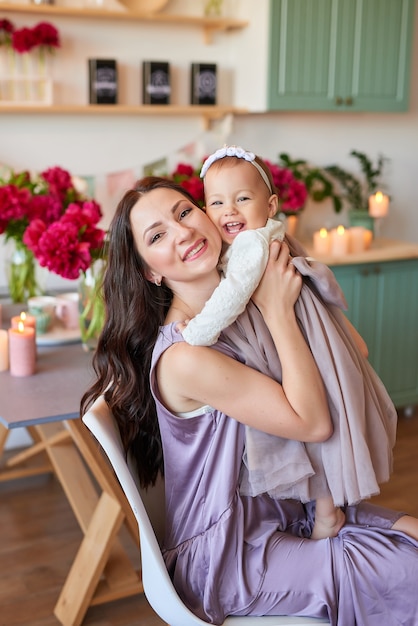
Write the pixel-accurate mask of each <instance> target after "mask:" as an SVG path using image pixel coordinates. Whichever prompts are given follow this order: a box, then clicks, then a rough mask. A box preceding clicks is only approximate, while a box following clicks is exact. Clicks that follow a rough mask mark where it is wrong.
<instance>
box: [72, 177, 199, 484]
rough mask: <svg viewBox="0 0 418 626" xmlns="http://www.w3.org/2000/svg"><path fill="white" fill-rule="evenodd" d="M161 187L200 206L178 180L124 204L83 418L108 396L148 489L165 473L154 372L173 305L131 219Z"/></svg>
mask: <svg viewBox="0 0 418 626" xmlns="http://www.w3.org/2000/svg"><path fill="white" fill-rule="evenodd" d="M158 188H166V189H174V190H176V191H178V192H179V193H181V194H182V195H183V196H184V197H185V198H187V200H189V201H190V202H191V203H192V204H194V205H195V206H198V205H197V203H196V201H195V200H194V199H193V197H192V196H191V195H190V194H189V193H188V192H187V191H186V190H185V189H184V188H183V187H181V186H179V185H177V184H176V183H174V182H173V181H171V180H169V179H166V178H160V177H156V176H149V177H146V178H142V179H141V180H139V181H138V182H137V183H136V184H135V186H134V187H133V189H130V190H129V191H127V192H126V193H125V194H124V196H123V197H122V199H121V200H120V202H119V204H118V206H117V209H116V213H115V215H114V218H113V220H112V223H111V225H110V229H109V240H108V261H107V267H106V271H105V275H104V280H103V296H104V301H105V307H106V320H105V324H104V327H103V330H102V333H101V335H100V338H99V342H98V346H97V349H96V351H95V353H94V356H93V368H94V371H95V373H96V375H97V380H96V382H95V383H94V384H93V385H92V386H91V387H90V388H89V389H88V390H87V391H86V393H85V394H84V395H83V397H82V399H81V403H80V412H81V415H83V414H84V413H85V412H86V410H87V409H88V408H89V407H90V405H91V404H92V403H93V402H94V400H95V399H96V398H97V397H98V396H100V395H102V394H104V396H105V399H106V402H107V403H108V405H109V408H110V409H111V411H112V413H113V415H114V417H115V419H116V421H117V424H118V426H119V430H120V434H121V438H122V443H123V446H124V449H125V452H126V453H127V454H128V452H129V453H130V454H131V456H132V458H133V459H134V460H135V462H136V465H137V470H138V477H139V481H140V484H141V485H142V486H143V487H147V486H149V485H152V484H154V483H155V481H156V479H157V477H158V474H159V473H161V474H162V473H163V454H162V444H161V436H160V431H159V427H158V420H157V413H156V407H155V403H154V399H153V397H152V395H151V390H150V384H149V373H150V367H151V357H152V351H153V348H154V345H155V342H156V339H157V335H158V331H159V327H160V326H161V325H162V324H163V323H164V319H165V316H166V314H167V311H168V309H169V306H170V304H171V300H172V293H171V291H170V289H169V288H168V287H167V286H166V285H164V283H163V284H162V285H161V286H160V287H157V286H156V285H154V284H153V283H151V282H150V281H149V280H147V279H146V277H145V271H146V269H147V267H146V265H145V263H144V261H143V259H142V257H141V256H140V254H139V253H138V250H137V248H136V245H135V241H134V237H133V233H132V227H131V220H130V215H131V211H132V209H133V207H134V205H135V204H136V202H137V201H138V200H139V199H140V198H141V197H142V196H144V195H145V194H147V193H149V192H150V191H152V190H154V189H158Z"/></svg>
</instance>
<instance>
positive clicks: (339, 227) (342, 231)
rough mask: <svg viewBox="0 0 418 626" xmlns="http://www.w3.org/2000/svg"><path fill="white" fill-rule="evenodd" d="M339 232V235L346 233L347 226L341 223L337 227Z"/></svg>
mask: <svg viewBox="0 0 418 626" xmlns="http://www.w3.org/2000/svg"><path fill="white" fill-rule="evenodd" d="M337 233H338V234H339V235H344V233H345V228H344V226H341V224H340V225H339V226H338V227H337Z"/></svg>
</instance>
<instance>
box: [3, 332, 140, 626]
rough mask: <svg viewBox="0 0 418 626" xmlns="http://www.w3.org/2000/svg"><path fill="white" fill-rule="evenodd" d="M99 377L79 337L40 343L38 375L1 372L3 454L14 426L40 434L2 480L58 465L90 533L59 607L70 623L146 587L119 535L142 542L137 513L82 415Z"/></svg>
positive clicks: (56, 468) (12, 462)
mask: <svg viewBox="0 0 418 626" xmlns="http://www.w3.org/2000/svg"><path fill="white" fill-rule="evenodd" d="M92 380H93V369H92V367H91V355H90V354H88V353H86V352H84V351H83V349H82V347H81V344H80V343H77V344H73V345H65V346H62V345H61V346H49V347H41V348H38V359H37V370H36V373H35V375H34V376H29V377H25V378H18V377H13V376H11V375H10V373H9V372H8V371H6V372H1V373H0V455H1V454H2V452H3V449H4V445H5V443H6V441H7V438H8V436H9V434H10V432H11V429H14V428H21V427H26V428H27V429H28V431H29V433H30V435H31V436H32V438H33V441H34V443H33V445H31V446H29V447H28V448H26V449H25V450H23V451H22V452H19V453H17V454H14V455H13V456H11V457H10V458H8V460H7V462H5V463H3V464H2V465H1V466H0V480H11V479H17V478H21V477H23V476H29V475H33V474H39V473H44V472H54V473H55V475H56V476H57V478H58V480H59V481H60V483H61V485H62V487H63V489H64V491H65V494H66V496H67V498H68V501H69V503H70V505H71V508H72V510H73V511H74V514H75V516H76V518H77V521H78V523H79V525H80V527H81V529H82V531H83V534H84V538H83V540H82V542H81V545H80V548H79V550H78V552H77V555H76V557H75V560H74V562H73V565H72V567H71V570H70V572H69V574H68V576H67V579H66V581H65V584H64V586H63V589H62V591H61V594H60V597H59V598H58V601H57V604H56V606H55V609H54V614H55V616H56V617H57V619H58V620H59V621H60V622H61V624H64V626H78V625H79V624H81V623H82V621H83V619H84V616H85V613H86V611H87V609H88V607H89V606H92V605H95V604H101V603H104V602H109V601H111V600H116V599H119V598H123V597H127V596H130V595H135V594H137V593H140V592H142V591H143V588H142V582H141V575H140V573H138V572H137V571H136V570H135V569H134V567H133V565H132V563H131V560H130V559H129V557H128V555H127V553H126V550H125V548H124V547H123V545H122V543H121V541H120V537H118V535H119V533H120V531H121V530H122V526H126V527H127V529H128V531H129V534H130V535H131V537H132V539H133V541H134V542H135V543H136V545H138V540H139V538H138V526H137V523H136V520H135V517H134V515H133V513H132V510H131V508H130V506H129V504H128V502H127V500H126V498H125V495H124V494H123V492H122V490H121V488H120V486H119V483H118V481H117V479H116V477H115V475H114V473H113V470H112V469H111V468H110V466H109V464H108V463H107V461H106V460H105V458H104V455H103V454H102V452H101V450H100V448H99V446H98V444H97V442H96V441H95V440H94V438H93V437H92V435H91V434H90V433H89V431H88V430H87V429H86V427H85V426H84V425H83V423H82V421H81V419H80V418H79V403H80V399H81V396H82V394H83V392H84V391H85V390H86V389H87V387H88V386H89V383H90V382H91V381H92Z"/></svg>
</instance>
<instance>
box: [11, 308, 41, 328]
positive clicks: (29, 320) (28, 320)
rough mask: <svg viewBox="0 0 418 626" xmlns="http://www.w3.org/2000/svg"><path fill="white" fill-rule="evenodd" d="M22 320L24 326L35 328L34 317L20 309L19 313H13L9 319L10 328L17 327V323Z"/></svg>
mask: <svg viewBox="0 0 418 626" xmlns="http://www.w3.org/2000/svg"><path fill="white" fill-rule="evenodd" d="M20 322H22V323H23V325H24V326H30V328H36V317H35V316H34V315H30V314H29V313H25V311H22V313H21V314H20V315H15V316H14V317H12V319H11V320H10V323H11V325H12V328H17V327H18V326H19V323H20Z"/></svg>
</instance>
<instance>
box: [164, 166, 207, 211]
mask: <svg viewBox="0 0 418 626" xmlns="http://www.w3.org/2000/svg"><path fill="white" fill-rule="evenodd" d="M169 178H171V179H172V180H174V182H176V183H178V184H179V185H181V186H182V187H184V189H186V191H188V192H189V193H190V194H191V195H192V196H193V198H194V199H195V200H196V202H197V203H198V205H199V206H200V207H202V206H203V205H204V203H205V196H204V191H203V181H202V179H201V178H200V167H199V168H198V169H194V168H193V166H192V165H189V164H187V163H179V164H178V165H177V167H176V169H175V170H174V171H173V172H172V173H171V174H170V176H169Z"/></svg>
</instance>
